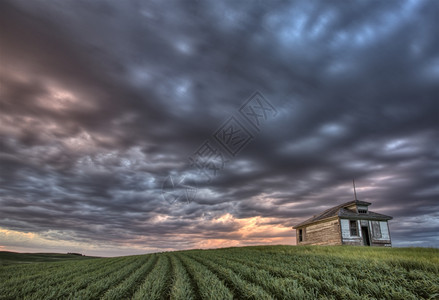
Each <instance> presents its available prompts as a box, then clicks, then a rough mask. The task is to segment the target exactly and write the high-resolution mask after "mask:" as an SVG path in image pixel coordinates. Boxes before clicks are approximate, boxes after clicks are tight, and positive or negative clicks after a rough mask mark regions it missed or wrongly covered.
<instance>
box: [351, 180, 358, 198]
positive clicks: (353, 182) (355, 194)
mask: <svg viewBox="0 0 439 300" xmlns="http://www.w3.org/2000/svg"><path fill="white" fill-rule="evenodd" d="M352 184H353V186H354V196H355V201H358V199H357V191H356V190H355V179H352Z"/></svg>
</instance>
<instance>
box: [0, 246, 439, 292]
mask: <svg viewBox="0 0 439 300" xmlns="http://www.w3.org/2000/svg"><path fill="white" fill-rule="evenodd" d="M0 282H1V284H0V299H404V300H405V299H439V249H433V248H372V247H350V246H334V247H322V246H282V245H276V246H253V247H235V248H223V249H212V250H188V251H176V252H165V253H155V254H146V255H137V256H126V257H117V258H89V257H81V256H75V255H65V254H21V253H11V252H0Z"/></svg>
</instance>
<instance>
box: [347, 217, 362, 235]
mask: <svg viewBox="0 0 439 300" xmlns="http://www.w3.org/2000/svg"><path fill="white" fill-rule="evenodd" d="M353 224H355V226H352V225H353ZM354 231H355V234H353V232H354ZM349 233H350V235H351V236H360V235H359V233H358V221H357V220H349Z"/></svg>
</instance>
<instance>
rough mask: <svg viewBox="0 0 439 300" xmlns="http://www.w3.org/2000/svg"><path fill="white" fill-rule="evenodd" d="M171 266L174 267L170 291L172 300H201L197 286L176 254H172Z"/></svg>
mask: <svg viewBox="0 0 439 300" xmlns="http://www.w3.org/2000/svg"><path fill="white" fill-rule="evenodd" d="M171 264H172V266H173V268H172V269H173V279H172V287H171V291H170V298H171V300H186V299H187V300H200V299H201V298H200V297H199V296H198V295H197V293H196V289H195V288H194V287H195V286H196V285H195V283H194V282H192V280H191V277H190V276H189V274H188V272H187V270H186V269H185V268H184V266H183V264H182V262H181V260H180V259H179V258H178V257H177V255H175V254H174V253H172V254H171Z"/></svg>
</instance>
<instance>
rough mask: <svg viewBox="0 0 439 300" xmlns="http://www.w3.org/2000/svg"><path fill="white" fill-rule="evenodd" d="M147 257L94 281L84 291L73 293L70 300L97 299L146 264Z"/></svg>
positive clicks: (139, 258)
mask: <svg viewBox="0 0 439 300" xmlns="http://www.w3.org/2000/svg"><path fill="white" fill-rule="evenodd" d="M147 260H148V257H146V256H143V257H138V258H137V259H136V260H135V261H133V262H132V263H131V264H128V265H126V266H125V267H123V268H121V269H114V270H113V272H112V273H110V274H108V275H107V276H105V277H103V278H101V280H98V281H94V282H93V283H91V284H89V285H88V286H87V287H86V288H85V289H82V290H80V291H75V292H74V293H73V296H72V298H74V299H98V298H100V297H101V296H102V295H103V294H104V293H105V291H107V290H108V289H110V288H111V287H112V286H114V285H117V284H119V283H120V282H121V281H123V280H124V279H125V278H126V277H128V276H129V275H130V274H132V273H133V272H135V270H137V269H139V268H140V267H141V266H142V265H143V264H145V263H146V261H147Z"/></svg>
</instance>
